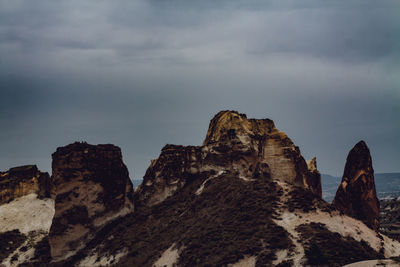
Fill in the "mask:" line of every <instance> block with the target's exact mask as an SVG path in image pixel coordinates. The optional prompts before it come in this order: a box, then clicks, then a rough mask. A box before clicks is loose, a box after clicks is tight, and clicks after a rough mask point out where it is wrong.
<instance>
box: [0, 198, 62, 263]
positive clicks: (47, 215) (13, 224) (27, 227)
mask: <svg viewBox="0 0 400 267" xmlns="http://www.w3.org/2000/svg"><path fill="white" fill-rule="evenodd" d="M53 216H54V200H53V199H50V198H45V199H39V198H37V194H35V193H32V194H29V195H26V196H22V197H20V198H17V199H15V200H13V201H11V202H10V203H7V204H3V205H1V206H0V233H2V232H7V231H11V230H16V229H17V230H19V231H20V232H21V233H22V234H25V235H26V240H25V242H24V243H22V245H21V246H20V247H19V248H17V249H16V250H15V251H14V252H13V253H11V254H10V255H9V256H8V257H7V258H5V259H4V260H3V262H1V264H0V265H1V266H7V267H8V266H17V265H18V264H21V263H24V262H29V261H30V260H31V259H32V258H33V256H34V254H35V248H34V247H35V245H36V244H37V243H38V242H39V241H41V240H42V239H43V238H44V237H46V236H47V234H48V233H49V231H50V226H51V222H52V219H53ZM21 247H26V248H27V249H26V251H21V250H20V248H21ZM0 249H1V248H0ZM14 255H17V259H16V260H13V259H12V257H13V256H14Z"/></svg>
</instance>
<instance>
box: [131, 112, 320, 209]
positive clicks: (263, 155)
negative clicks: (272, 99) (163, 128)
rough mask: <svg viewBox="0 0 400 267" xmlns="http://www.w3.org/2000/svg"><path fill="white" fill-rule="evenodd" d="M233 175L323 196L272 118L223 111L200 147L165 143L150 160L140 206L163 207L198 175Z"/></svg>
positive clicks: (313, 167) (311, 172)
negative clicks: (158, 205)
mask: <svg viewBox="0 0 400 267" xmlns="http://www.w3.org/2000/svg"><path fill="white" fill-rule="evenodd" d="M223 173H231V174H232V175H235V176H236V177H238V178H240V179H243V180H244V181H251V180H255V179H273V180H279V181H282V182H287V183H290V184H293V185H296V186H301V187H303V188H305V189H307V190H310V191H311V192H313V193H314V194H316V195H318V196H320V197H321V176H320V174H319V172H318V170H317V169H316V161H315V159H313V161H312V163H311V164H310V166H309V167H308V166H307V163H306V161H305V160H304V158H303V157H302V155H301V154H300V150H299V148H298V147H297V146H295V145H294V144H293V142H292V141H291V140H290V139H289V137H287V135H286V134H285V133H284V132H281V131H279V130H278V129H276V128H275V125H274V122H273V121H272V120H269V119H263V120H256V119H247V117H246V115H245V114H240V113H238V112H236V111H221V112H219V113H218V114H217V115H216V116H215V117H214V118H213V119H212V120H211V123H210V126H209V129H208V132H207V136H206V138H205V140H204V142H203V145H202V146H199V147H195V146H187V147H185V146H176V145H167V146H165V147H164V148H163V149H162V152H161V155H160V157H159V158H158V159H155V160H153V161H152V163H151V165H150V168H149V169H148V170H147V172H146V174H145V176H144V180H143V183H142V185H141V186H140V187H139V189H138V190H137V193H136V195H137V201H138V203H140V204H141V205H154V204H157V203H160V202H161V201H163V200H164V199H166V198H167V197H168V196H171V195H172V194H173V193H174V192H175V191H177V190H179V189H180V188H182V187H184V186H185V185H186V184H187V183H188V182H190V180H191V179H193V178H194V177H213V178H215V177H218V176H220V175H221V174H223Z"/></svg>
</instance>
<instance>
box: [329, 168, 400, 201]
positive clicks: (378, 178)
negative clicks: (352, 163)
mask: <svg viewBox="0 0 400 267" xmlns="http://www.w3.org/2000/svg"><path fill="white" fill-rule="evenodd" d="M341 180H342V178H341V177H335V176H332V175H329V174H321V182H322V198H323V199H325V200H326V201H328V202H332V200H333V198H334V197H335V194H336V190H337V188H338V186H339V184H340V182H341ZM375 185H376V191H377V192H376V193H377V195H378V198H379V199H390V198H396V197H400V173H399V172H394V173H375Z"/></svg>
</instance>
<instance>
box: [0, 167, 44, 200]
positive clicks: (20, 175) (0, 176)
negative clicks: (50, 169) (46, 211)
mask: <svg viewBox="0 0 400 267" xmlns="http://www.w3.org/2000/svg"><path fill="white" fill-rule="evenodd" d="M50 190H51V182H50V176H49V174H48V173H47V172H40V171H39V170H38V168H37V166H36V165H26V166H20V167H15V168H11V169H10V170H8V171H6V172H0V205H1V204H4V203H8V202H10V201H12V200H14V199H17V198H19V197H22V196H26V195H29V194H37V196H38V197H39V198H48V197H50Z"/></svg>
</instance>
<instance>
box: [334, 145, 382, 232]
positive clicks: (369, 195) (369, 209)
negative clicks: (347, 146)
mask: <svg viewBox="0 0 400 267" xmlns="http://www.w3.org/2000/svg"><path fill="white" fill-rule="evenodd" d="M333 205H334V206H335V207H336V209H338V210H340V211H343V212H344V213H345V214H347V215H349V216H352V217H354V218H356V219H359V220H362V221H363V222H364V223H365V224H366V225H368V226H369V227H370V228H372V229H374V230H377V229H378V228H379V200H378V198H377V196H376V189H375V181H374V169H373V168H372V159H371V155H370V151H369V149H368V147H367V145H366V144H365V142H364V141H360V142H358V143H357V144H356V145H355V146H354V147H353V149H352V150H351V151H350V152H349V155H348V156H347V160H346V166H345V168H344V173H343V178H342V183H341V184H340V186H339V188H338V190H337V192H336V196H335V199H334V200H333Z"/></svg>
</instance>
